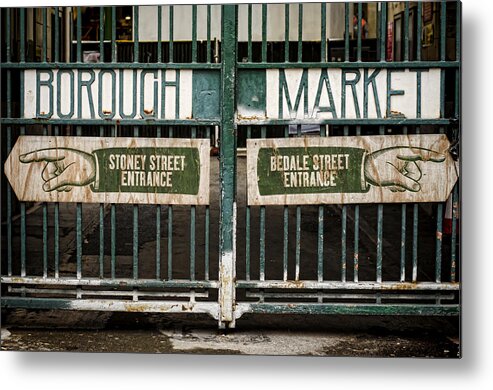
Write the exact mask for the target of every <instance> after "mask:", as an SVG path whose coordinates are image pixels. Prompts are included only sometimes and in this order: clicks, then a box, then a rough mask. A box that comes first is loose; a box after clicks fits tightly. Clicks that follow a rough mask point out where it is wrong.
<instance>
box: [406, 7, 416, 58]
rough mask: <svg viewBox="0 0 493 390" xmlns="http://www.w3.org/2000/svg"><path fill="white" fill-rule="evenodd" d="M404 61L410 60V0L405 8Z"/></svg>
mask: <svg viewBox="0 0 493 390" xmlns="http://www.w3.org/2000/svg"><path fill="white" fill-rule="evenodd" d="M418 31H419V30H418ZM418 35H419V33H418ZM404 61H409V1H406V2H405V8H404Z"/></svg>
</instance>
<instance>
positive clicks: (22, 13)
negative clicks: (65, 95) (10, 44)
mask: <svg viewBox="0 0 493 390" xmlns="http://www.w3.org/2000/svg"><path fill="white" fill-rule="evenodd" d="M19 28H20V34H21V36H20V42H19V50H20V53H19V62H26V9H25V8H21V9H20V10H19ZM21 87H22V85H21ZM21 112H22V111H21Z"/></svg>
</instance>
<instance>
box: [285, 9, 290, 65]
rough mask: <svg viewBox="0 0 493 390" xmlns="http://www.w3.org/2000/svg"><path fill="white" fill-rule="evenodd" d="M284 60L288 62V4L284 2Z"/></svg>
mask: <svg viewBox="0 0 493 390" xmlns="http://www.w3.org/2000/svg"><path fill="white" fill-rule="evenodd" d="M284 62H289V4H284Z"/></svg>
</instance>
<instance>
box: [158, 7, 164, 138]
mask: <svg viewBox="0 0 493 390" xmlns="http://www.w3.org/2000/svg"><path fill="white" fill-rule="evenodd" d="M162 29H163V6H161V5H158V6H157V62H163V38H162V31H161V30H162ZM159 131H161V130H159Z"/></svg>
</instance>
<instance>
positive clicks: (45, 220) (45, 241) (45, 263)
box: [43, 9, 48, 278]
mask: <svg viewBox="0 0 493 390" xmlns="http://www.w3.org/2000/svg"><path fill="white" fill-rule="evenodd" d="M44 10H45V11H46V9H44ZM44 56H46V53H44ZM45 58H46V57H45ZM47 135H48V128H47V126H46V125H44V126H43V136H47ZM46 277H48V204H47V203H46V202H43V278H46Z"/></svg>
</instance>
